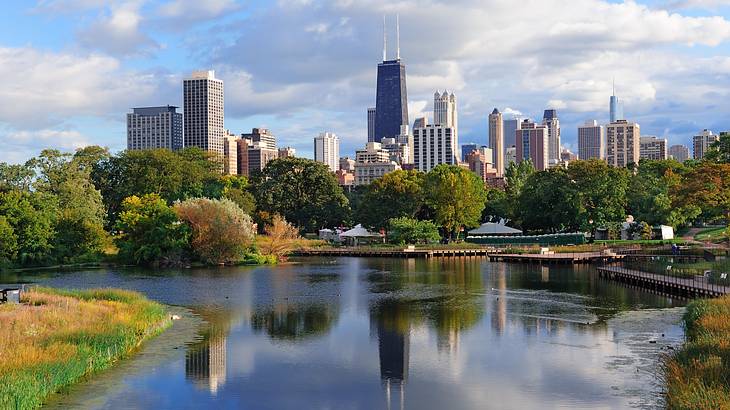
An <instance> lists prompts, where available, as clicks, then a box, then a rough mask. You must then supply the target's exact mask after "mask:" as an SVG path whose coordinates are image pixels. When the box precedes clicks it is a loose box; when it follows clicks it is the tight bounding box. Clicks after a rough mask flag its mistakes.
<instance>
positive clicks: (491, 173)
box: [465, 147, 497, 183]
mask: <svg viewBox="0 0 730 410" xmlns="http://www.w3.org/2000/svg"><path fill="white" fill-rule="evenodd" d="M465 162H466V163H467V164H468V165H469V170H470V171H471V172H473V173H474V174H476V176H477V177H479V179H481V180H482V182H484V183H486V182H487V181H489V180H490V179H492V178H495V177H496V176H497V170H496V169H495V168H494V166H493V164H492V149H491V148H487V147H481V148H479V149H475V150H472V151H471V152H469V153H468V154H467V156H466V161H465Z"/></svg>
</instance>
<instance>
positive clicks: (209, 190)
mask: <svg viewBox="0 0 730 410" xmlns="http://www.w3.org/2000/svg"><path fill="white" fill-rule="evenodd" d="M220 170H221V167H220V162H219V161H218V159H217V157H216V156H215V155H214V154H211V153H208V152H205V151H203V150H201V149H200V148H195V147H191V148H185V149H184V150H181V151H170V150H168V149H151V150H133V151H124V152H122V153H120V154H119V155H117V156H112V157H109V158H106V159H102V160H101V161H100V162H99V163H98V165H97V166H96V167H95V171H94V172H93V173H92V177H93V181H94V185H96V187H97V188H98V189H99V190H100V191H101V194H102V197H103V199H104V206H105V208H106V211H107V218H108V224H109V226H114V224H115V222H116V219H117V217H118V214H119V212H120V210H121V204H122V201H123V200H124V199H125V198H127V197H130V196H141V195H144V194H150V193H154V194H157V195H159V197H160V198H162V199H164V200H165V201H166V202H167V203H168V204H172V203H173V202H175V201H182V200H185V199H188V198H197V197H209V198H219V197H220V196H221V195H222V191H223V183H222V181H221V173H220Z"/></svg>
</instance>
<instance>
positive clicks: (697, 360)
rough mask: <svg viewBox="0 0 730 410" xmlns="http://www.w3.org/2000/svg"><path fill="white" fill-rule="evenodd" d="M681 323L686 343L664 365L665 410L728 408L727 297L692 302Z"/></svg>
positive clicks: (729, 328)
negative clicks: (684, 331) (683, 327)
mask: <svg viewBox="0 0 730 410" xmlns="http://www.w3.org/2000/svg"><path fill="white" fill-rule="evenodd" d="M684 322H685V327H686V332H687V341H686V343H685V344H684V346H683V347H682V349H681V350H679V351H678V352H677V353H676V354H674V355H673V356H672V357H671V358H670V360H669V361H668V363H667V369H666V379H667V380H666V381H667V407H668V408H669V409H687V410H689V409H693V410H694V409H730V383H729V381H730V296H726V297H724V298H720V299H714V300H698V301H695V302H692V303H691V304H690V305H689V306H688V307H687V312H686V313H685V315H684Z"/></svg>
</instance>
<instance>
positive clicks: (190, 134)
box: [183, 70, 225, 156]
mask: <svg viewBox="0 0 730 410" xmlns="http://www.w3.org/2000/svg"><path fill="white" fill-rule="evenodd" d="M183 113H184V116H183V122H184V125H185V127H184V136H185V138H184V140H185V146H186V147H199V148H201V149H203V150H205V151H210V152H215V153H217V154H219V155H220V156H223V154H224V152H223V151H224V150H223V137H224V135H225V128H224V125H223V81H221V80H219V79H217V78H215V72H214V71H212V70H211V71H193V73H192V75H191V76H190V78H186V79H185V80H183Z"/></svg>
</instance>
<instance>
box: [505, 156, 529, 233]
mask: <svg viewBox="0 0 730 410" xmlns="http://www.w3.org/2000/svg"><path fill="white" fill-rule="evenodd" d="M533 173H535V167H534V165H532V160H529V159H528V160H525V161H522V162H520V163H519V164H518V163H516V162H510V163H509V165H508V166H507V169H505V171H504V182H505V190H504V192H505V202H504V203H505V208H506V209H505V211H506V214H507V217H508V219H510V220H512V221H513V223H514V224H516V225H518V226H521V221H520V220H519V213H520V210H519V203H518V202H519V198H520V194H521V193H522V187H523V186H525V182H527V179H528V178H529V177H530V175H532V174H533Z"/></svg>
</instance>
